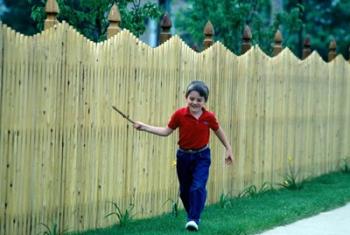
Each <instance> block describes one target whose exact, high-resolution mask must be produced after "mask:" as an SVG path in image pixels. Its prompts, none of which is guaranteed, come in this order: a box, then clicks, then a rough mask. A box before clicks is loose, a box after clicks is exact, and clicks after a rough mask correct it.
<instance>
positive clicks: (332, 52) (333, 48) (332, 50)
mask: <svg viewBox="0 0 350 235" xmlns="http://www.w3.org/2000/svg"><path fill="white" fill-rule="evenodd" d="M336 56H337V43H336V41H335V40H334V39H333V40H332V41H331V42H330V43H329V47H328V62H330V61H332V60H333V59H334V58H335V57H336Z"/></svg>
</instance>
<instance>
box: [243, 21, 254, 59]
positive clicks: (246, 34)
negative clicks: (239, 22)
mask: <svg viewBox="0 0 350 235" xmlns="http://www.w3.org/2000/svg"><path fill="white" fill-rule="evenodd" d="M251 39H252V32H251V30H250V28H249V26H248V25H245V26H244V31H243V36H242V45H241V55H243V54H244V53H246V52H247V51H248V50H249V49H250V48H251V47H252V44H251V42H250V40H251Z"/></svg>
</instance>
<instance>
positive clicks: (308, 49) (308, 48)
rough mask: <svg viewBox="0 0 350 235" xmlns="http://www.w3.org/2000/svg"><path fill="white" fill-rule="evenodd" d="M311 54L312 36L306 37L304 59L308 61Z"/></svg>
mask: <svg viewBox="0 0 350 235" xmlns="http://www.w3.org/2000/svg"><path fill="white" fill-rule="evenodd" d="M310 54H311V42H310V36H306V38H305V40H304V44H303V58H302V59H306V57H308V56H309V55H310Z"/></svg>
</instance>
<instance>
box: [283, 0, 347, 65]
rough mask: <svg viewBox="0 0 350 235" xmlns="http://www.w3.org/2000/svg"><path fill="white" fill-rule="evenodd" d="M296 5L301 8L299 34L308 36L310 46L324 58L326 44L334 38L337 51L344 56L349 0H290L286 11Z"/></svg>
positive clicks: (345, 53) (286, 5)
mask: <svg viewBox="0 0 350 235" xmlns="http://www.w3.org/2000/svg"><path fill="white" fill-rule="evenodd" d="M296 5H301V6H302V9H303V11H302V17H300V19H301V21H302V23H303V24H302V29H301V32H300V34H301V35H302V37H303V38H305V37H306V36H307V35H309V36H310V39H311V47H312V48H313V49H315V50H317V51H318V52H319V53H320V54H321V56H322V57H323V58H324V59H325V60H326V58H327V52H328V45H329V43H330V41H331V40H332V39H335V40H336V42H337V51H338V53H341V54H343V55H344V56H345V57H346V56H347V55H348V48H349V45H350V24H349V22H350V0H331V1H322V0H309V1H301V0H298V1H296V0H290V1H288V3H287V4H285V9H286V10H287V11H288V10H290V9H293V8H295V6H296ZM294 40H295V39H294Z"/></svg>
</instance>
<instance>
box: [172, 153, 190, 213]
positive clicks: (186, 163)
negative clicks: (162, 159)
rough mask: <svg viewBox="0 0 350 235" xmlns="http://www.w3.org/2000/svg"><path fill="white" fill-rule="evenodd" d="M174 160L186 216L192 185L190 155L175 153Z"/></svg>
mask: <svg viewBox="0 0 350 235" xmlns="http://www.w3.org/2000/svg"><path fill="white" fill-rule="evenodd" d="M176 158H177V162H176V171H177V177H178V179H179V185H180V198H181V201H182V204H183V205H184V208H185V210H186V212H187V214H188V213H189V203H190V187H191V183H192V170H191V168H192V167H191V156H190V154H187V153H184V152H181V151H177V153H176Z"/></svg>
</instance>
